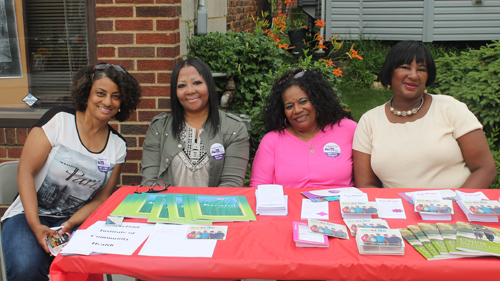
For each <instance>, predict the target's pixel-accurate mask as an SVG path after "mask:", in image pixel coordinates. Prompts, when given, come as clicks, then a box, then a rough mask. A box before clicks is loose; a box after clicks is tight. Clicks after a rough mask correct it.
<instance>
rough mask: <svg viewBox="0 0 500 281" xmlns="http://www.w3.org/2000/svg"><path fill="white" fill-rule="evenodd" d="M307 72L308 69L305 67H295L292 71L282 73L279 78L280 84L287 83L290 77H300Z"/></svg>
mask: <svg viewBox="0 0 500 281" xmlns="http://www.w3.org/2000/svg"><path fill="white" fill-rule="evenodd" d="M305 73H306V70H305V69H303V68H297V69H295V70H294V71H293V72H292V73H285V74H283V75H281V77H280V78H279V79H278V84H279V85H281V84H283V83H285V81H286V80H288V79H289V78H290V77H293V79H300V78H302V76H304V74H305Z"/></svg>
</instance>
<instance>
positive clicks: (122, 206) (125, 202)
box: [110, 194, 136, 217]
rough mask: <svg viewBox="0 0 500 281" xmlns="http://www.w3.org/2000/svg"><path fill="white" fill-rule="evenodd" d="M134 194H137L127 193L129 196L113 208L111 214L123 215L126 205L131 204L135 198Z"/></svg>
mask: <svg viewBox="0 0 500 281" xmlns="http://www.w3.org/2000/svg"><path fill="white" fill-rule="evenodd" d="M134 195H136V194H129V195H127V197H125V199H123V201H122V202H120V204H119V205H118V206H117V207H116V208H115V209H114V210H113V212H111V214H110V216H116V217H118V216H123V215H122V212H123V210H124V209H126V206H127V205H128V204H130V202H131V201H132V200H135V197H134Z"/></svg>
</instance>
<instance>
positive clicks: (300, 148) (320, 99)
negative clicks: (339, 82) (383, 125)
mask: <svg viewBox="0 0 500 281" xmlns="http://www.w3.org/2000/svg"><path fill="white" fill-rule="evenodd" d="M332 88H333V87H332V85H331V84H330V83H329V82H328V79H327V78H326V77H325V75H324V74H323V73H321V72H320V71H318V70H314V69H308V70H304V69H301V68H299V69H297V70H295V71H293V72H288V73H286V74H284V75H283V76H281V77H280V78H279V79H278V80H277V81H276V82H275V83H274V86H273V88H272V91H271V96H270V97H269V100H268V101H267V104H266V107H265V109H264V124H265V126H266V130H267V132H268V133H267V134H266V135H265V136H264V138H263V139H262V141H261V143H260V145H259V149H258V150H257V153H256V155H255V159H254V162H253V165H252V177H251V179H250V186H258V185H261V184H279V185H282V186H283V187H348V186H353V168H352V140H353V136H354V131H355V129H356V122H354V121H352V120H350V119H352V117H351V115H350V113H348V112H346V111H344V110H343V109H342V107H341V106H340V102H339V99H338V97H337V95H336V94H335V93H334V92H333V90H332Z"/></svg>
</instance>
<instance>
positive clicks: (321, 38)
mask: <svg viewBox="0 0 500 281" xmlns="http://www.w3.org/2000/svg"><path fill="white" fill-rule="evenodd" d="M315 37H316V39H318V40H319V41H323V42H325V39H324V38H323V37H321V35H319V33H316V35H315Z"/></svg>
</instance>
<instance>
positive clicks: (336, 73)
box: [333, 68, 342, 76]
mask: <svg viewBox="0 0 500 281" xmlns="http://www.w3.org/2000/svg"><path fill="white" fill-rule="evenodd" d="M333 74H335V75H337V76H342V70H340V68H336V69H335V70H333Z"/></svg>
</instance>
